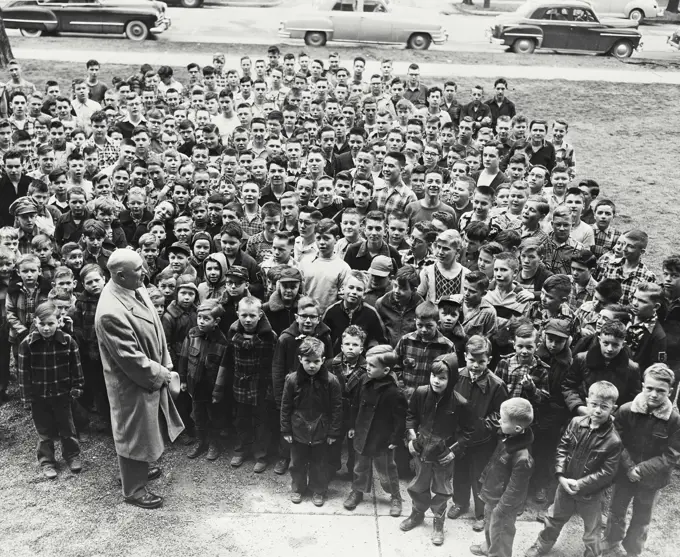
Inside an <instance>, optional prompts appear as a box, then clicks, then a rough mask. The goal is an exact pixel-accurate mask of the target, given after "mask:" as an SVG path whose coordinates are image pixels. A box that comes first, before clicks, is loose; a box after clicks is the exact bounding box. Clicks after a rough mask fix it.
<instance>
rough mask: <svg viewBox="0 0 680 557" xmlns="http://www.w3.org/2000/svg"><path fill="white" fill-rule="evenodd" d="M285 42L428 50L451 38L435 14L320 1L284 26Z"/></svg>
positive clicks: (350, 0) (375, 3)
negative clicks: (347, 43) (365, 44)
mask: <svg viewBox="0 0 680 557" xmlns="http://www.w3.org/2000/svg"><path fill="white" fill-rule="evenodd" d="M279 36H280V37H281V38H283V39H304V40H305V43H306V44H307V45H309V46H323V45H325V44H326V41H347V42H353V43H354V42H365V43H384V44H402V45H406V46H407V47H408V48H412V49H414V50H427V49H428V48H429V47H430V44H432V43H434V44H444V43H445V42H446V41H447V40H448V38H449V36H448V33H447V32H446V30H445V29H444V27H443V26H442V25H441V22H440V21H438V20H437V17H436V16H433V14H432V12H428V11H427V10H423V9H419V8H405V7H401V6H393V5H392V4H391V3H390V2H389V0H319V2H318V3H317V4H316V5H314V6H307V7H304V8H301V9H298V10H296V11H295V12H294V13H293V14H292V15H291V17H290V18H288V19H286V20H284V21H282V22H281V25H280V27H279Z"/></svg>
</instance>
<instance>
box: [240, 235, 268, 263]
mask: <svg viewBox="0 0 680 557" xmlns="http://www.w3.org/2000/svg"><path fill="white" fill-rule="evenodd" d="M271 251H272V242H270V241H268V240H267V239H266V238H265V237H264V231H262V232H258V233H257V234H255V235H254V236H251V237H250V238H248V243H247V244H246V253H247V254H248V255H250V257H252V258H253V259H254V260H255V261H257V264H258V265H259V264H261V263H262V262H263V261H264V260H265V258H266V257H267V256H268V255H269V254H270V253H271Z"/></svg>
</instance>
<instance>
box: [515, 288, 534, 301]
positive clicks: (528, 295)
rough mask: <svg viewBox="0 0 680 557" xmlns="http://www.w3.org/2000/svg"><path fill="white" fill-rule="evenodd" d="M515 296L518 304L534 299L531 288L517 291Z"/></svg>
mask: <svg viewBox="0 0 680 557" xmlns="http://www.w3.org/2000/svg"><path fill="white" fill-rule="evenodd" d="M515 297H516V298H517V301H518V302H519V303H520V304H523V303H525V302H533V301H534V293H533V292H532V291H531V290H526V289H524V290H520V291H519V292H517V294H515Z"/></svg>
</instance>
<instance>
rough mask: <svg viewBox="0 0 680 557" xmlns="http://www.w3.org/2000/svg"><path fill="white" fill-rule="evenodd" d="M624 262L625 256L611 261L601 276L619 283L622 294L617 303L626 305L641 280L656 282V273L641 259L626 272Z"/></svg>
mask: <svg viewBox="0 0 680 557" xmlns="http://www.w3.org/2000/svg"><path fill="white" fill-rule="evenodd" d="M625 263H626V259H625V257H622V258H621V259H618V260H614V261H612V262H611V263H609V265H607V268H606V269H605V270H604V273H603V277H602V278H611V279H614V280H617V281H619V282H620V283H621V290H622V292H623V295H622V296H621V300H620V302H619V303H620V304H623V305H625V306H627V305H629V304H630V302H631V300H632V298H633V293H634V292H635V289H636V288H637V287H638V284H640V283H642V282H654V283H656V275H655V274H654V273H652V272H651V271H650V270H649V269H648V268H647V265H645V264H644V263H643V262H642V261H640V262H639V263H638V264H637V267H635V269H633V270H632V271H630V272H629V273H628V274H626V271H625V269H624V265H625Z"/></svg>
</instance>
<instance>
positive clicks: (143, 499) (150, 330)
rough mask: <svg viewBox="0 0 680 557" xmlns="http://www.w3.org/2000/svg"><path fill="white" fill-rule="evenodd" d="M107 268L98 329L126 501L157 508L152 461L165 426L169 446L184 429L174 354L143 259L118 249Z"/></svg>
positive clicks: (157, 454) (159, 499)
mask: <svg viewBox="0 0 680 557" xmlns="http://www.w3.org/2000/svg"><path fill="white" fill-rule="evenodd" d="M108 269H109V272H110V273H111V280H110V281H109V283H108V284H107V285H106V286H105V287H104V290H103V292H102V294H101V298H100V299H99V304H98V306H97V313H96V317H95V329H96V332H97V339H98V341H99V351H100V354H101V358H102V365H103V368H104V379H105V381H106V390H107V392H108V396H109V403H110V405H111V426H112V429H113V440H114V443H115V445H116V453H117V454H118V463H119V466H120V475H121V482H122V485H123V497H124V499H125V501H126V502H127V503H130V504H132V505H136V506H138V507H142V508H157V507H160V506H161V505H162V504H163V498H162V497H159V496H158V495H155V494H153V493H151V492H150V491H147V489H146V484H147V482H148V479H149V478H148V475H149V462H153V461H155V460H157V459H158V458H160V456H161V454H163V448H164V446H163V434H162V429H161V428H162V427H163V426H164V425H166V426H167V433H168V436H169V438H170V441H174V440H175V439H176V438H177V436H178V435H179V434H180V433H181V432H182V430H183V429H184V424H183V423H182V420H181V418H180V416H179V413H178V412H177V409H176V408H175V404H174V402H173V400H172V397H171V396H170V394H169V391H168V388H167V385H168V384H169V382H170V380H171V378H172V374H171V371H170V370H169V369H168V368H169V367H170V368H171V367H172V366H171V363H170V354H169V352H168V347H167V344H166V341H165V335H164V333H163V327H162V325H161V321H160V319H159V318H158V314H157V313H156V311H155V309H154V306H153V303H152V302H151V299H150V298H149V295H148V293H147V292H146V288H144V286H143V285H142V259H141V257H140V256H139V255H138V254H137V253H135V252H134V251H132V250H128V249H119V250H116V251H114V252H113V254H112V255H111V257H110V258H109V262H108ZM161 413H162V414H163V418H164V420H162V419H161V417H160V414H161Z"/></svg>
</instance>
